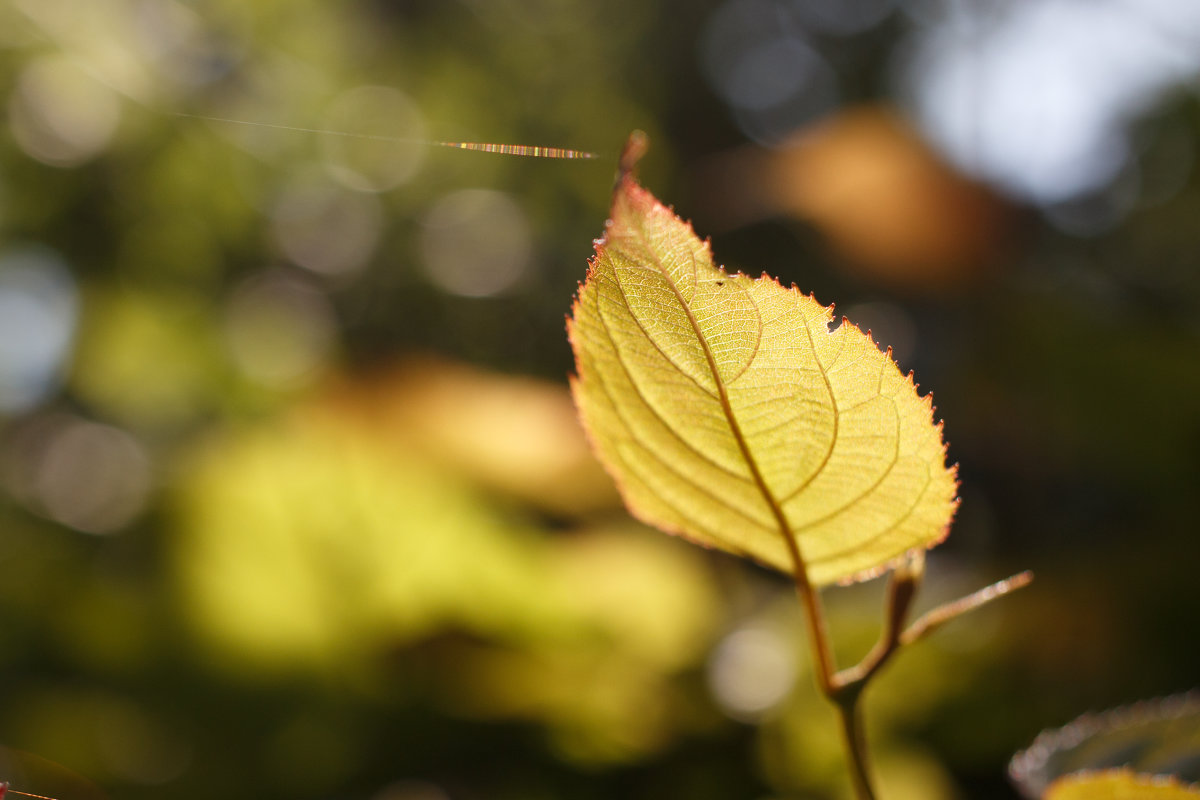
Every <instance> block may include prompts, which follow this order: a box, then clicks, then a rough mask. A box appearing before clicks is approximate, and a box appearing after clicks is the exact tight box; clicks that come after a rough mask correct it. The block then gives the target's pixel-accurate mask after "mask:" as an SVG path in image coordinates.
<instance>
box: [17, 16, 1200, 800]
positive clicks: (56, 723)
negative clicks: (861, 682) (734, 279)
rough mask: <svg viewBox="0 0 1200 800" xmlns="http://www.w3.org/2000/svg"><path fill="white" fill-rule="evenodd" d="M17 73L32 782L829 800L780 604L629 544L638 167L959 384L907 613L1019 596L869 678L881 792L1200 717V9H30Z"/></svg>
mask: <svg viewBox="0 0 1200 800" xmlns="http://www.w3.org/2000/svg"><path fill="white" fill-rule="evenodd" d="M0 76H2V80H0V90H2V91H3V98H2V99H3V104H4V105H3V108H4V113H3V117H2V118H0V121H2V125H0V745H2V746H3V747H4V748H5V750H4V753H3V756H4V758H3V760H2V761H0V763H3V764H4V769H5V774H0V779H4V778H7V779H9V780H12V781H13V782H14V786H17V787H18V788H24V789H27V790H29V791H34V792H41V793H54V794H56V795H57V796H58V797H60V798H62V800H75V799H76V798H85V797H86V798H98V797H111V798H151V797H156V798H157V797H171V798H207V797H213V796H220V797H230V798H258V799H260V800H264V799H267V798H285V797H286V798H300V799H301V800H303V799H304V798H374V800H475V799H476V798H487V799H488V800H507V799H508V798H512V799H513V800H516V798H521V799H522V800H542V799H543V798H545V799H546V800H550V799H551V798H614V797H627V798H660V797H683V798H779V799H780V800H782V799H783V798H838V797H845V796H846V795H845V785H844V778H843V773H842V771H841V755H840V745H839V743H838V740H837V737H836V734H835V727H834V722H833V718H832V716H831V715H830V714H829V712H828V711H827V709H826V708H825V706H824V704H823V702H822V701H821V700H820V699H819V698H818V697H817V696H816V693H815V690H814V688H813V682H812V678H811V675H810V673H809V669H808V666H807V655H806V650H805V646H804V643H803V641H802V640H801V629H802V624H801V619H800V616H799V611H798V608H797V606H796V602H795V598H794V596H793V594H792V592H791V590H790V587H789V584H788V582H787V581H786V580H785V579H784V578H782V577H780V576H776V575H774V574H769V573H767V572H765V571H763V570H760V569H758V568H756V567H754V566H752V565H748V564H743V563H740V562H738V561H737V560H735V559H733V558H730V557H727V556H722V555H718V554H713V553H708V552H704V551H701V550H699V549H697V548H694V547H691V546H689V545H687V544H685V543H683V542H680V541H678V540H675V539H671V538H669V537H666V536H663V535H661V534H658V533H656V532H653V531H648V530H646V529H644V528H642V527H640V526H639V525H637V524H636V523H634V522H632V521H631V520H630V519H629V518H628V517H627V516H626V515H625V514H624V513H623V511H622V510H621V506H620V502H619V500H618V498H617V497H616V494H615V492H614V490H613V488H612V485H611V482H610V481H609V480H608V478H607V477H606V476H605V475H604V474H603V472H602V471H601V470H600V469H599V468H598V467H597V466H596V464H595V463H594V462H593V461H592V460H591V458H590V456H589V455H588V450H587V446H586V443H585V441H584V439H583V436H582V434H581V432H580V431H579V429H578V427H577V423H576V421H575V416H574V411H573V408H572V406H571V403H570V400H569V398H568V396H567V394H566V389H565V386H566V378H567V376H568V375H569V374H570V372H571V369H572V367H571V355H570V350H569V347H568V345H567V342H566V338H565V334H564V316H565V314H566V313H567V311H568V309H569V306H570V302H571V299H572V296H573V294H574V292H575V289H576V286H577V284H578V282H579V281H581V280H582V279H583V277H584V274H585V269H586V264H585V262H586V259H587V258H588V256H589V254H590V253H591V249H592V239H593V238H595V237H597V236H599V235H600V233H601V231H602V229H603V223H604V218H605V214H606V208H607V201H608V194H609V191H610V187H611V185H612V178H613V174H614V170H615V164H616V153H617V152H618V151H619V149H620V146H621V144H622V142H623V140H624V138H625V136H626V135H627V134H628V132H629V131H630V130H632V129H633V128H642V129H644V130H646V131H647V132H648V133H649V134H650V137H651V141H652V149H651V152H650V154H649V156H648V157H647V158H646V159H645V160H644V161H643V163H642V165H641V172H642V178H643V182H644V183H645V184H646V185H647V186H648V187H649V188H650V189H651V190H652V191H654V192H655V193H656V194H657V195H658V196H659V197H661V198H663V200H664V202H668V203H670V204H672V205H674V206H675V208H676V209H677V211H678V212H679V213H680V214H682V215H683V216H684V217H686V218H689V219H691V220H693V221H694V224H695V226H696V229H697V230H698V231H699V232H700V234H701V235H702V236H704V235H707V236H711V238H712V242H713V247H714V249H715V252H716V256H717V259H718V261H720V262H722V263H724V264H726V265H727V266H728V267H729V268H730V269H734V270H743V271H745V272H747V273H750V274H753V275H757V274H759V273H760V272H762V271H766V272H769V273H771V274H772V275H775V276H778V277H779V278H780V279H781V280H782V281H783V282H784V283H785V285H786V284H789V283H793V282H794V283H796V284H797V285H798V286H800V287H801V288H803V289H804V290H806V291H809V290H811V291H813V292H815V294H816V297H817V299H818V300H820V301H821V302H823V303H826V304H828V303H836V304H837V306H838V310H839V313H845V314H846V315H848V316H849V317H850V318H851V319H852V320H854V321H855V322H857V323H858V324H859V325H860V326H862V327H863V328H870V329H872V331H873V332H874V335H875V338H876V339H877V341H879V342H881V343H883V344H886V345H891V346H892V347H893V348H894V351H895V354H896V356H897V359H898V361H899V363H900V365H901V367H902V368H903V369H905V370H908V369H913V370H915V372H916V378H917V380H918V381H919V383H920V384H921V386H922V390H923V391H928V390H932V391H934V393H935V402H936V405H937V409H938V411H937V414H938V416H939V417H940V418H943V419H944V420H945V431H946V437H947V439H948V441H949V443H950V458H951V460H952V461H954V462H957V463H959V465H960V473H959V474H960V478H961V481H962V488H961V495H962V507H961V510H960V512H959V515H958V519H957V521H956V524H955V527H954V529H953V532H952V534H951V536H950V539H949V540H948V541H947V543H946V544H944V545H942V546H941V547H939V548H938V549H937V550H935V551H934V552H933V553H932V554H931V557H930V560H929V566H928V579H927V588H926V590H925V595H924V597H923V598H922V599H921V601H920V605H921V606H922V607H928V606H931V605H933V604H934V603H935V602H937V601H938V600H941V599H946V598H949V597H952V596H956V595H957V594H961V593H965V592H968V591H971V590H973V589H975V588H978V587H979V586H982V585H984V584H985V583H989V582H991V581H993V580H996V579H999V578H1002V577H1004V576H1006V575H1008V574H1010V573H1012V572H1015V571H1018V570H1020V569H1025V568H1032V569H1033V570H1035V571H1036V573H1037V576H1038V577H1037V581H1036V582H1035V584H1034V585H1033V586H1032V587H1031V588H1029V589H1026V590H1024V591H1023V592H1021V593H1020V594H1019V595H1017V596H1014V597H1013V598H1011V599H1007V600H1005V601H1003V602H1002V603H1000V604H998V605H996V606H995V607H990V608H988V609H987V610H984V611H981V612H978V613H977V614H975V615H974V616H973V618H972V619H971V620H970V621H969V622H960V623H957V624H954V625H951V626H949V627H947V628H946V629H945V630H943V631H941V632H940V633H939V634H938V635H936V636H935V637H933V638H932V639H930V640H927V641H926V642H924V643H922V644H920V645H919V646H917V647H914V648H911V650H910V651H907V652H905V653H903V654H901V656H900V657H899V658H898V659H897V660H896V662H895V663H894V664H893V665H892V666H891V667H890V668H889V670H888V671H887V672H886V673H885V675H884V676H883V677H882V679H881V680H880V681H879V683H878V685H877V686H876V688H874V689H873V690H872V693H871V695H870V696H869V699H868V701H867V708H868V714H869V724H870V730H871V736H872V739H873V742H874V744H875V749H876V751H877V754H878V755H877V762H878V764H877V767H878V771H879V772H880V774H881V784H882V786H883V797H885V798H890V800H905V799H906V798H913V800H916V799H917V798H920V799H921V800H942V799H945V800H950V799H951V798H964V799H965V798H972V799H976V798H984V799H986V798H1011V797H1014V796H1015V794H1014V792H1013V790H1012V789H1011V788H1010V787H1009V786H1008V785H1007V783H1006V780H1005V777H1004V773H1005V766H1006V763H1007V760H1008V758H1009V757H1010V755H1011V754H1012V753H1013V752H1014V751H1015V750H1017V749H1019V748H1021V747H1024V746H1025V745H1027V744H1028V743H1029V742H1030V741H1031V740H1032V739H1033V737H1034V735H1035V734H1036V733H1037V732H1038V731H1039V730H1040V729H1042V728H1044V727H1048V726H1057V725H1061V724H1062V723H1064V722H1066V721H1068V720H1069V719H1071V718H1072V717H1074V716H1076V715H1078V714H1080V713H1082V712H1084V711H1087V710H1089V709H1100V708H1106V707H1109V706H1113V705H1117V704H1120V703H1124V702H1128V701H1132V700H1136V699H1138V698H1144V697H1152V696H1156V695H1162V694H1168V693H1172V692H1176V691H1180V690H1184V689H1187V688H1190V687H1192V686H1194V685H1195V683H1196V680H1197V673H1198V668H1200V654H1198V652H1197V648H1196V642H1197V641H1198V640H1200V637H1198V636H1197V623H1196V615H1197V612H1198V611H1200V596H1198V595H1197V592H1196V590H1195V570H1196V566H1197V564H1198V563H1200V560H1198V558H1200V536H1198V532H1200V529H1198V527H1197V520H1198V519H1200V499H1198V498H1200V493H1198V492H1197V484H1198V483H1200V168H1198V167H1197V147H1198V145H1200V95H1198V92H1197V90H1198V89H1200V6H1198V5H1197V4H1195V3H1194V2H1191V0H1136V1H1135V0H1094V2H1089V3H1080V2H1075V1H1073V0H1029V1H1027V2H1020V3H1012V2H995V1H994V0H724V1H723V2H717V1H716V0H705V1H704V2H696V1H695V0H690V1H689V2H683V0H657V2H647V0H611V1H610V2H605V3H599V2H588V1H587V0H407V1H406V0H394V1H390V0H346V1H345V2H340V3H328V2H319V1H318V0H289V1H288V2H283V0H191V1H188V0H3V2H0ZM187 115H191V116H187ZM198 116H204V117H219V118H224V119H232V120H238V121H239V122H216V121H212V120H205V119H199V118H197V117H198ZM241 122H256V123H265V124H267V125H276V126H291V127H295V128H309V129H329V130H335V131H343V132H349V133H359V134H367V135H371V136H381V137H393V138H394V139H395V140H394V141H383V140H380V139H368V138H348V137H342V136H334V135H324V134H316V133H312V132H302V131H297V130H283V129H280V128H277V127H261V126H251V125H246V124H241ZM428 140H468V141H483V142H502V143H520V144H538V145H552V146H560V147H570V148H578V149H583V150H592V151H597V152H599V153H601V154H603V156H604V157H602V158H599V159H596V160H591V161H553V160H541V159H522V158H515V157H506V156H498V155H488V154H481V153H473V152H462V151H455V150H447V149H443V148H437V147H431V146H428V145H426V144H422V142H425V141H428ZM880 595H881V589H880V587H879V586H877V585H875V583H869V584H864V585H859V586H856V587H851V588H846V589H834V590H830V591H829V592H828V597H827V604H828V608H829V612H830V614H831V617H832V621H833V629H834V635H835V638H836V639H837V642H838V645H839V648H840V653H841V657H842V659H843V661H844V663H849V661H850V659H857V658H858V657H859V656H861V655H862V653H863V652H865V650H866V649H867V648H868V647H869V646H870V643H871V642H872V641H873V639H874V636H875V634H876V631H877V626H878V621H879V619H880V610H879V609H880V607H879V599H880ZM43 759H45V760H48V761H49V762H53V763H52V764H51V765H47V764H46V763H45V761H43Z"/></svg>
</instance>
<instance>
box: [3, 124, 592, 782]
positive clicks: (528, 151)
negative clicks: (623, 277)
mask: <svg viewBox="0 0 1200 800" xmlns="http://www.w3.org/2000/svg"><path fill="white" fill-rule="evenodd" d="M175 116H177V117H187V118H188V119H202V120H206V121H208V122H225V123H229V124H231V125H249V126H251V127H255V128H274V129H276V130H283V131H298V132H300V133H317V134H321V135H324V136H342V137H346V138H350V139H373V140H375V141H377V142H397V143H401V144H421V145H427V146H429V147H452V148H454V149H455V150H475V151H477V152H480V153H499V154H501V155H506V156H525V157H528V158H573V159H581V158H582V159H589V158H601V155H600V154H599V153H589V152H587V151H586V150H568V149H567V148H565V147H542V146H540V145H534V144H492V143H490V142H431V141H427V140H424V139H408V138H405V137H402V136H380V135H378V134H372V133H351V132H349V131H331V130H325V129H323V128H299V127H296V126H294V125H276V124H273V123H270V122H251V121H249V120H244V119H228V118H226V117H209V116H205V115H203V114H184V113H183V112H175ZM0 797H2V796H0Z"/></svg>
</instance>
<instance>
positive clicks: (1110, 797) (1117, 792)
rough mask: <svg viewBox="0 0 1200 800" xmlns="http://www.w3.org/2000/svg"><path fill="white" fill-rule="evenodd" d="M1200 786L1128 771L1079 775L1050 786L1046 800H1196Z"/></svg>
mask: <svg viewBox="0 0 1200 800" xmlns="http://www.w3.org/2000/svg"><path fill="white" fill-rule="evenodd" d="M1196 798H1200V787H1198V786H1195V785H1191V784H1184V783H1180V782H1179V781H1177V780H1175V779H1174V778H1171V777H1164V776H1159V775H1142V774H1139V773H1136V772H1133V771H1132V770H1127V769H1111V770H1102V771H1100V772H1077V773H1075V774H1074V775H1067V776H1066V777H1063V778H1059V779H1058V780H1056V781H1055V782H1054V783H1052V784H1050V788H1049V789H1047V790H1046V794H1045V795H1044V800H1196Z"/></svg>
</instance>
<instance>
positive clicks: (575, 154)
mask: <svg viewBox="0 0 1200 800" xmlns="http://www.w3.org/2000/svg"><path fill="white" fill-rule="evenodd" d="M429 144H434V145H438V146H439V147H453V148H456V149H458V150H478V151H479V152H481V153H500V154H501V155H506V156H529V157H531V158H599V156H598V155H597V154H596V153H588V152H586V151H583V150H567V149H566V148H563V147H539V146H538V145H533V144H490V143H485V142H430V143H429Z"/></svg>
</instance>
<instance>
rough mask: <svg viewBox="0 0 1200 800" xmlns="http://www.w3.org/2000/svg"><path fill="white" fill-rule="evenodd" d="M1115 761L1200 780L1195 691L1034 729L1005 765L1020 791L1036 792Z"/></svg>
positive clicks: (1199, 706) (1199, 702)
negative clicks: (1051, 727)
mask: <svg viewBox="0 0 1200 800" xmlns="http://www.w3.org/2000/svg"><path fill="white" fill-rule="evenodd" d="M1117 767H1121V768H1127V769H1129V770H1132V771H1134V772H1137V773H1141V774H1143V775H1174V776H1176V777H1178V778H1181V779H1183V780H1185V781H1197V780H1200V693H1198V692H1195V691H1193V692H1189V693H1186V694H1179V695H1172V696H1171V697H1164V698H1159V699H1156V700H1146V701H1143V702H1140V703H1135V704H1133V705H1131V706H1124V707H1122V708H1116V709H1112V710H1110V711H1105V712H1103V713H1099V714H1084V715H1083V716H1081V717H1079V718H1077V719H1076V720H1074V721H1073V722H1071V723H1069V724H1067V725H1065V726H1063V727H1061V728H1057V729H1054V730H1048V731H1043V732H1042V733H1040V734H1038V737H1037V738H1036V739H1034V741H1033V744H1031V745H1030V746H1029V748H1028V749H1026V750H1023V751H1021V752H1020V753H1017V755H1016V756H1014V757H1013V760H1012V763H1011V764H1010V765H1009V770H1008V771H1009V775H1010V776H1011V777H1012V780H1013V782H1014V783H1015V784H1016V785H1017V787H1018V788H1020V790H1021V793H1022V794H1024V795H1025V796H1026V797H1030V798H1035V797H1041V796H1043V794H1044V792H1045V791H1046V787H1047V786H1048V785H1049V784H1051V783H1052V782H1054V781H1055V779H1057V778H1060V777H1062V776H1064V775H1073V774H1076V773H1079V772H1099V773H1103V772H1108V771H1111V770H1113V769H1114V768H1117Z"/></svg>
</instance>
